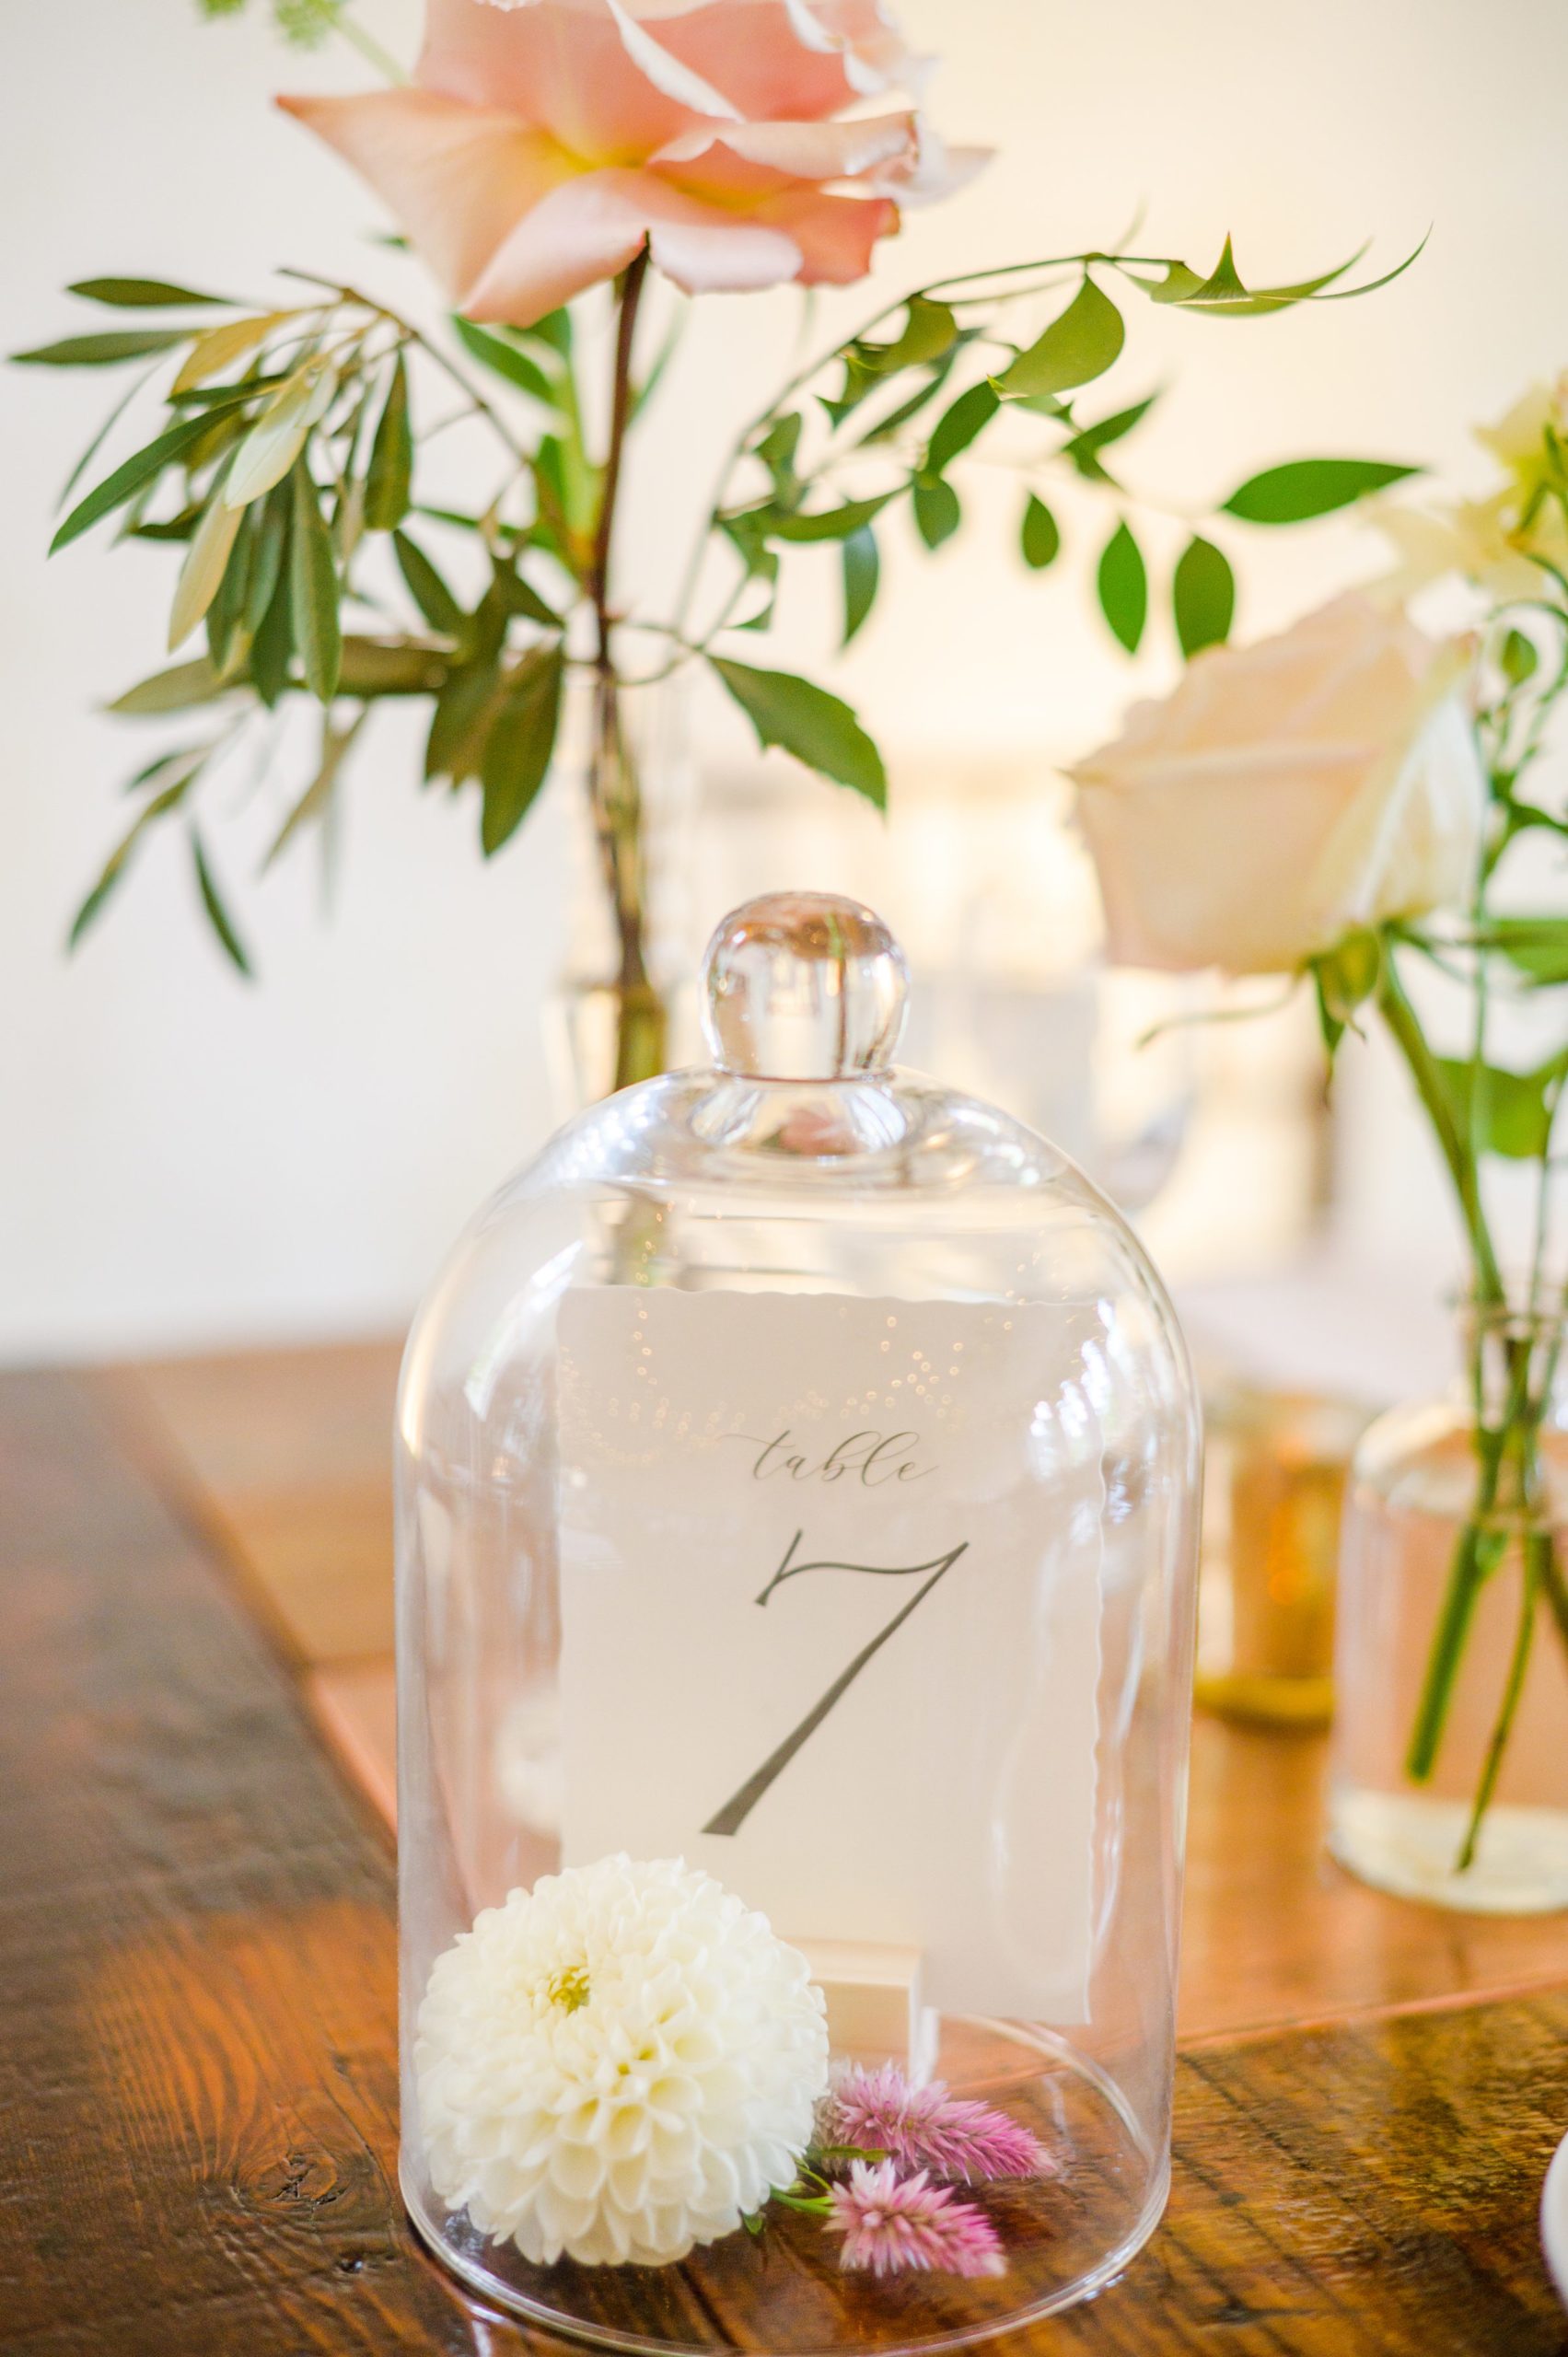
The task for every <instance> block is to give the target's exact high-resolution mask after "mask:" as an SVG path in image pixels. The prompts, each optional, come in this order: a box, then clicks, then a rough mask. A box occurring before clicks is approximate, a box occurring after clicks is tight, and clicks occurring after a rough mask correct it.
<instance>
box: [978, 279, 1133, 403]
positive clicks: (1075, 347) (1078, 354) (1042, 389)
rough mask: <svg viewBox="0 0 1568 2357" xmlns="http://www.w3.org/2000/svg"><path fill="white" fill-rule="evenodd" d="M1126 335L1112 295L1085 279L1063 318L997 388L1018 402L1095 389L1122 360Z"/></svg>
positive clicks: (1020, 358) (1023, 355) (1020, 357)
mask: <svg viewBox="0 0 1568 2357" xmlns="http://www.w3.org/2000/svg"><path fill="white" fill-rule="evenodd" d="M1126 336H1127V331H1126V328H1125V327H1124V326H1123V324H1122V319H1121V312H1120V311H1119V310H1118V309H1117V308H1116V306H1115V304H1114V303H1113V302H1112V301H1111V299H1110V297H1109V295H1106V294H1103V293H1102V292H1101V290H1100V289H1099V287H1098V286H1097V285H1096V284H1095V282H1094V280H1093V279H1092V278H1086V279H1085V281H1084V283H1083V284H1082V286H1080V287H1079V289H1078V291H1077V293H1076V294H1075V295H1074V297H1073V300H1072V301H1071V302H1070V303H1069V304H1068V306H1067V308H1066V309H1065V310H1064V311H1063V314H1062V316H1061V318H1060V319H1053V320H1052V321H1051V325H1050V327H1048V328H1047V329H1046V331H1045V333H1044V334H1043V335H1042V336H1041V337H1040V340H1039V342H1038V343H1032V344H1030V346H1029V348H1028V351H1027V352H1022V353H1020V354H1018V357H1017V358H1016V360H1015V361H1014V362H1013V364H1012V366H1010V367H1009V368H1007V369H1006V370H1005V373H1004V374H1003V375H1002V376H1001V377H999V378H998V379H997V389H998V390H999V391H1000V392H1001V393H1002V395H1003V397H1004V398H1005V400H1007V401H1018V400H1021V399H1022V398H1023V396H1024V395H1025V394H1030V395H1033V394H1039V393H1065V392H1069V391H1070V390H1071V389H1072V388H1073V387H1074V385H1087V384H1091V383H1092V382H1093V380H1094V379H1095V377H1103V376H1104V374H1105V372H1106V370H1107V369H1108V368H1109V366H1111V364H1112V363H1113V362H1114V361H1115V360H1116V359H1117V358H1118V356H1119V355H1120V354H1121V347H1122V344H1123V343H1125V341H1126Z"/></svg>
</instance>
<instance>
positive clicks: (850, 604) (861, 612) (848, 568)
mask: <svg viewBox="0 0 1568 2357" xmlns="http://www.w3.org/2000/svg"><path fill="white" fill-rule="evenodd" d="M843 566H844V634H843V637H842V641H841V642H840V643H841V644H842V645H844V646H847V645H848V644H849V643H850V641H851V639H852V638H854V636H855V635H856V633H858V632H859V630H860V628H861V625H862V623H863V622H864V621H865V618H866V616H867V614H869V613H870V611H871V609H872V607H873V606H874V605H875V604H876V602H877V583H878V582H879V580H880V579H881V574H882V560H881V558H880V557H879V556H878V554H877V535H876V533H875V532H874V531H873V530H872V528H871V527H870V525H869V524H862V526H861V527H860V529H859V530H858V531H857V532H851V534H850V535H849V538H848V539H847V540H845V542H844V545H843Z"/></svg>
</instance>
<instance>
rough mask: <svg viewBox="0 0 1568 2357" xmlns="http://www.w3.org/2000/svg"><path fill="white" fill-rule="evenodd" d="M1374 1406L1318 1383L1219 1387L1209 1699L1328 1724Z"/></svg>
mask: <svg viewBox="0 0 1568 2357" xmlns="http://www.w3.org/2000/svg"><path fill="white" fill-rule="evenodd" d="M1372 1413H1373V1411H1372V1410H1371V1409H1370V1408H1367V1407H1365V1406H1363V1405H1361V1404H1359V1403H1356V1402H1353V1401H1350V1400H1345V1399H1330V1398H1325V1397H1322V1396H1320V1395H1318V1394H1316V1393H1310V1392H1271V1391H1261V1390H1254V1389H1250V1388H1248V1387H1242V1386H1236V1387H1227V1388H1225V1390H1223V1391H1221V1392H1220V1393H1219V1394H1218V1395H1217V1396H1214V1397H1211V1399H1210V1400H1209V1405H1208V1441H1207V1476H1206V1486H1205V1493H1204V1506H1203V1552H1202V1571H1201V1573H1200V1575H1199V1589H1198V1667H1197V1677H1196V1681H1195V1688H1194V1692H1195V1697H1196V1700H1197V1701H1198V1704H1199V1706H1200V1708H1202V1709H1203V1710H1205V1711H1212V1712H1214V1713H1217V1714H1218V1715H1219V1716H1220V1717H1222V1718H1230V1719H1241V1720H1247V1721H1250V1722H1253V1723H1255V1724H1258V1723H1260V1724H1267V1725H1272V1726H1293V1727H1325V1726H1327V1725H1328V1724H1329V1722H1330V1718H1331V1717H1332V1715H1333V1708H1334V1679H1333V1663H1334V1593H1335V1583H1336V1575H1337V1572H1338V1565H1339V1549H1340V1519H1341V1515H1342V1511H1343V1507H1344V1493H1345V1481H1346V1477H1347V1475H1348V1473H1349V1470H1350V1461H1351V1457H1352V1454H1353V1450H1354V1448H1355V1445H1356V1443H1357V1441H1358V1440H1359V1439H1360V1437H1361V1434H1362V1433H1363V1432H1364V1431H1365V1428H1366V1425H1367V1423H1368V1422H1370V1420H1371V1416H1372Z"/></svg>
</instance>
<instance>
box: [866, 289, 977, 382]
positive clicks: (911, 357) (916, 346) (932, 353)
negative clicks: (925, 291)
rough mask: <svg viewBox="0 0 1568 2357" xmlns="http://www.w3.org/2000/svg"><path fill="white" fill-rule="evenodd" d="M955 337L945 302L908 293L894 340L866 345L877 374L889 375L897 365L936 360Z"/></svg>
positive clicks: (909, 366)
mask: <svg viewBox="0 0 1568 2357" xmlns="http://www.w3.org/2000/svg"><path fill="white" fill-rule="evenodd" d="M957 342H958V320H957V319H955V318H954V316H953V313H952V311H951V310H950V309H949V308H948V307H947V304H946V303H934V302H933V301H932V300H931V298H930V296H927V295H912V296H911V297H910V300H909V305H908V308H907V309H906V310H905V313H904V324H903V328H902V330H901V331H900V334H899V336H898V338H897V340H896V341H895V342H894V343H889V344H884V345H882V346H881V347H880V348H877V347H874V346H873V347H868V348H869V349H871V350H874V351H875V352H876V364H875V365H876V368H877V375H878V376H882V377H889V376H891V375H892V373H893V371H894V370H895V369H898V368H913V367H917V366H919V365H920V364H921V362H923V361H929V360H940V359H941V358H942V356H943V354H945V353H947V352H949V351H951V349H952V347H953V345H954V344H955V343H957Z"/></svg>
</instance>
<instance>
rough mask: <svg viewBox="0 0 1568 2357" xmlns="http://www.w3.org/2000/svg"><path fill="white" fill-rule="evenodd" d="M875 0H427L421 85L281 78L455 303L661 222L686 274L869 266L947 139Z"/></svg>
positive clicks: (638, 239) (959, 161) (463, 304)
mask: <svg viewBox="0 0 1568 2357" xmlns="http://www.w3.org/2000/svg"><path fill="white" fill-rule="evenodd" d="M916 66H917V61H915V60H914V59H912V57H911V56H910V54H909V52H908V51H907V50H906V48H905V46H904V44H903V42H902V41H901V40H900V37H899V35H898V32H897V31H896V29H894V27H893V26H892V24H891V23H890V21H889V18H888V17H887V16H886V14H885V12H884V9H883V6H882V5H881V0H430V5H429V10H428V16H427V22H426V29H425V41H424V53H423V54H422V56H421V58H420V61H419V64H418V67H417V69H416V72H415V75H414V82H413V86H412V87H410V88H407V89H391V90H378V91H375V92H372V93H369V94H367V95H366V96H365V97H363V98H350V99H314V98H286V99H281V100H280V101H279V103H280V104H281V105H282V106H284V107H285V108H286V109H287V110H288V111H289V112H290V113H291V114H294V115H296V116H298V118H299V120H300V121H301V122H305V123H308V125H309V127H310V128H311V130H313V131H315V132H318V133H319V134H320V136H321V137H322V138H323V139H325V140H327V141H328V142H329V143H330V144H331V145H332V146H334V147H335V148H336V149H337V150H338V152H339V154H340V155H341V156H343V157H346V159H347V160H348V162H349V163H351V164H353V165H354V168H355V169H356V170H358V171H359V172H361V173H363V174H364V176H365V178H366V180H368V181H369V182H370V183H371V185H372V187H374V188H375V189H376V190H377V192H378V193H379V194H380V195H381V196H382V197H384V198H385V200H386V201H387V203H388V204H389V206H390V207H391V209H392V211H393V213H394V214H395V215H396V216H397V218H398V220H399V222H400V223H401V226H402V227H403V229H404V230H405V231H406V232H407V234H408V236H409V238H410V239H411V240H412V243H413V245H414V246H415V247H416V248H417V249H418V250H419V251H420V252H421V253H422V254H423V255H424V259H425V260H426V261H428V262H429V263H430V265H431V266H432V268H433V269H434V270H435V271H436V273H437V275H438V276H439V277H440V279H441V280H442V282H443V284H445V286H446V288H447V293H448V294H449V295H450V296H451V298H452V300H453V301H454V303H456V304H457V305H458V306H459V308H460V309H461V310H463V311H464V312H466V313H467V314H468V316H469V317H470V318H471V319H493V320H505V321H510V322H511V323H512V324H513V325H514V326H518V327H526V326H528V324H529V323H530V322H531V321H532V320H534V319H539V318H540V317H542V315H543V314H544V313H545V312H547V311H550V310H553V309H554V308H556V306H557V305H558V304H561V303H564V302H566V301H568V300H569V299H570V298H571V296H574V295H577V294H580V293H581V292H582V290H583V289H584V288H585V287H587V286H591V285H593V284H596V283H597V282H598V281H599V280H601V279H606V278H610V277H613V276H614V274H615V273H617V272H618V271H621V270H623V269H624V268H625V267H626V265H627V263H628V262H630V261H632V260H633V257H634V256H635V255H636V254H637V253H638V252H640V250H642V248H643V246H644V244H645V243H646V244H647V245H648V247H649V248H650V250H651V252H652V258H653V260H654V261H655V262H656V265H657V266H658V268H659V269H660V270H662V271H664V272H665V273H667V275H668V277H670V278H672V279H674V281H675V282H676V284H677V285H679V286H684V287H686V288H687V289H688V290H690V291H691V292H697V291H699V290H704V289H718V288H744V287H758V286H776V285H779V284H782V283H783V282H784V281H785V280H788V279H797V280H799V281H801V282H802V283H803V284H807V285H811V284H817V283H819V282H820V281H828V282H830V283H832V284H846V283H847V282H848V281H850V280H852V279H855V278H860V277H862V276H864V274H865V272H866V270H867V269H868V268H869V267H870V261H871V252H872V249H873V247H874V246H875V245H876V243H877V239H878V238H883V237H887V236H889V234H890V233H891V232H892V231H893V230H894V229H896V228H897V226H898V225H899V201H900V199H901V200H904V201H908V200H910V199H912V198H919V197H930V196H935V195H940V194H945V193H946V192H947V189H948V188H949V187H950V186H952V185H953V184H954V182H955V180H957V179H958V177H959V176H960V175H962V174H963V173H965V172H966V171H967V170H969V169H970V168H973V167H974V165H975V164H976V163H978V161H979V160H980V158H978V157H970V156H967V155H966V156H963V157H958V158H955V159H954V160H953V161H952V162H951V163H950V162H949V161H948V159H947V157H945V156H944V155H943V153H942V151H941V148H940V146H939V145H938V144H937V143H936V142H935V140H934V139H933V137H932V136H931V134H929V133H928V132H927V131H926V130H925V128H924V126H923V123H922V121H921V117H920V115H919V114H918V112H917V111H916V110H914V109H913V108H911V107H903V108H900V109H898V110H896V111H892V112H887V113H873V114H869V115H861V116H859V117H858V118H856V119H853V120H850V121H847V122H846V121H843V120H842V119H841V118H842V115H843V114H844V111H845V110H846V109H848V108H849V107H851V106H852V105H854V104H856V103H857V102H859V101H862V100H864V99H868V98H875V97H877V96H879V95H880V94H882V93H883V92H885V91H887V90H889V88H891V87H896V86H898V85H900V84H903V85H906V86H907V85H908V83H909V82H910V81H911V80H912V78H913V76H914V75H915V72H916Z"/></svg>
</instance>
